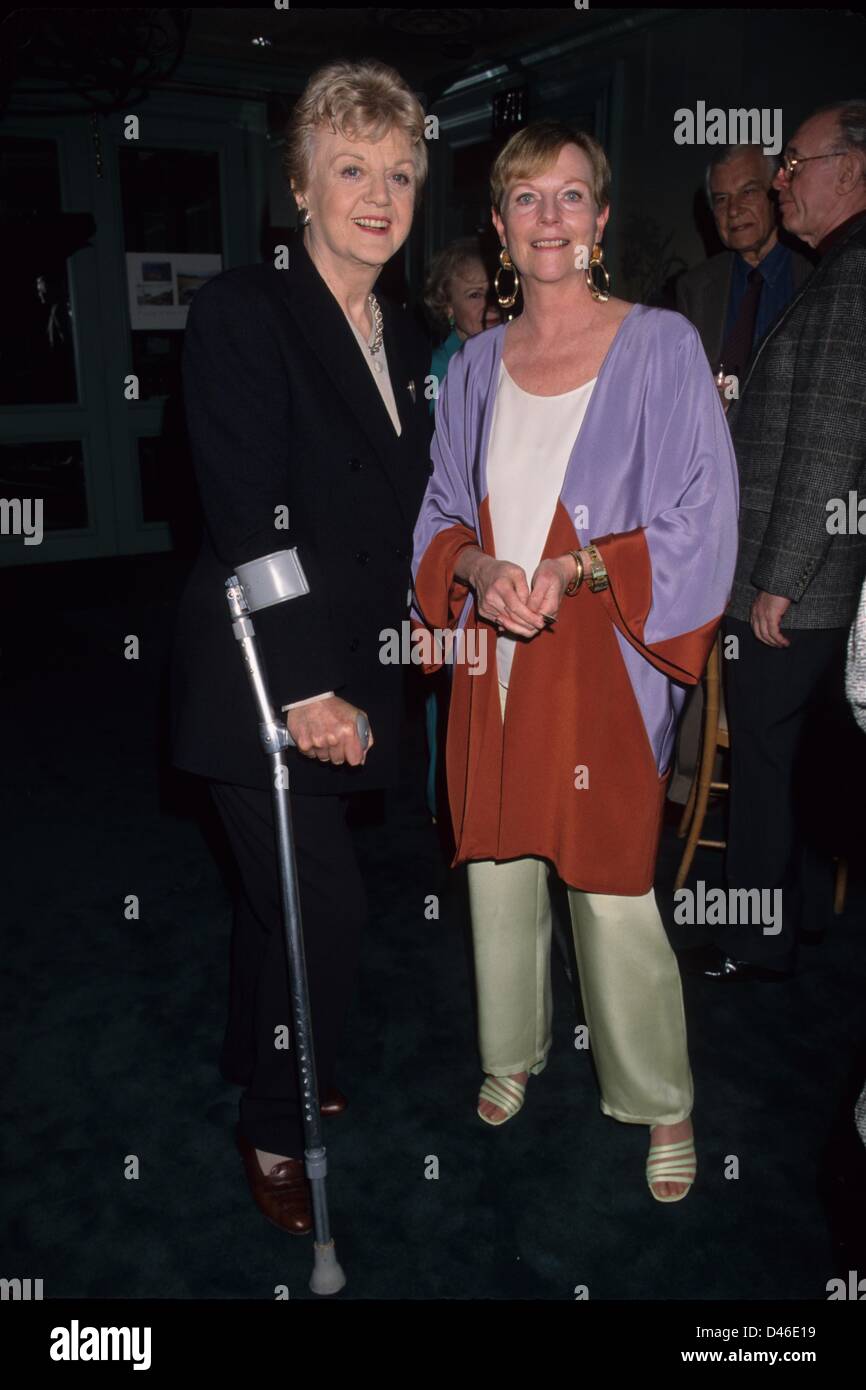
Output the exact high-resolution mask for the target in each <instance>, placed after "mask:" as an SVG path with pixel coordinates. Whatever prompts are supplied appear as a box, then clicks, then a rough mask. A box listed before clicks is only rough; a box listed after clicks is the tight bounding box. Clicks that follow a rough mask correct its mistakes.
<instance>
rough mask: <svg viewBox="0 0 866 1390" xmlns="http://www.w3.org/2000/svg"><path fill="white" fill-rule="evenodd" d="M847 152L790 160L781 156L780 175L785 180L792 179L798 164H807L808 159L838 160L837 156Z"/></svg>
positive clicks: (838, 151) (785, 156)
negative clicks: (782, 175) (783, 176)
mask: <svg viewBox="0 0 866 1390" xmlns="http://www.w3.org/2000/svg"><path fill="white" fill-rule="evenodd" d="M847 153H848V151H847V150H834V151H833V153H832V154H807V155H802V156H798V157H797V158H796V159H790V158H789V157H788V155H786V154H783V155H782V167H781V169H780V170H779V173H780V174H784V175H785V178H786V179H792V178H793V177H794V174H795V173H796V171H797V168H798V166H799V165H800V164H808V163H809V160H810V159H838V157H839V155H842V154H847Z"/></svg>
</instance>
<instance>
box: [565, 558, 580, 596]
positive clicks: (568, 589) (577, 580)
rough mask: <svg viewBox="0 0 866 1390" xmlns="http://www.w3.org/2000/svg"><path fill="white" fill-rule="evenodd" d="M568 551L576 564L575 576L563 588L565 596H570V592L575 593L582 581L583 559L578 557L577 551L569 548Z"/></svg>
mask: <svg viewBox="0 0 866 1390" xmlns="http://www.w3.org/2000/svg"><path fill="white" fill-rule="evenodd" d="M568 553H569V555H571V556H572V558H573V560H574V562H575V564H576V565H577V571H576V573H575V576H574V578H573V579H572V581H571V583H570V584H568V585H567V586H566V589H565V592H566V594H567V596H568V597H569V598H571V596H572V594H576V593H577V591H578V589H579V588H580V586H581V584H582V583H583V561H582V560H581V558H580V552H579V551H577V550H569V552H568Z"/></svg>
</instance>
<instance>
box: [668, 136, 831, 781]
mask: <svg viewBox="0 0 866 1390" xmlns="http://www.w3.org/2000/svg"><path fill="white" fill-rule="evenodd" d="M777 166H778V161H777V160H776V159H775V158H774V157H773V156H772V155H765V154H763V153H762V151H761V149H760V147H759V146H757V145H724V146H720V148H719V149H718V150H717V152H716V154H715V155H714V156H713V158H712V160H711V161H710V163H709V165H708V166H707V170H706V174H705V179H704V187H705V191H706V195H707V202H708V203H709V205H710V209H711V210H712V214H713V218H714V219H715V223H716V228H717V230H718V233H719V237H720V239H721V241H722V244H723V245H724V246H725V247H726V248H727V249H726V250H725V251H723V252H721V253H720V254H719V255H718V256H711V257H710V259H709V260H708V261H704V263H703V264H702V265H698V266H695V267H694V269H693V270H687V271H686V272H685V274H683V275H681V276H680V278H679V279H678V281H677V286H676V296H677V309H678V310H679V312H680V313H681V314H684V315H685V317H686V318H687V319H690V320H691V322H692V323H693V324H694V325H695V328H696V329H697V330H698V332H699V333H700V335H701V341H702V343H703V345H704V351H705V352H706V354H707V357H708V358H709V361H710V365H711V367H712V369H713V373H714V375H718V374H719V371H720V370H722V371H723V374H724V376H725V378H727V377H731V376H733V377H736V378H737V380H738V381H742V380H743V378H744V376H745V368H746V365H747V362H748V359H749V358H750V357H751V354H752V352H753V350H754V348H755V347H756V346H757V344H758V343H759V342H760V340H761V338H762V337H763V336H764V334H765V332H766V331H767V329H768V328H769V327H770V324H771V323H772V322H773V319H774V318H776V317H777V315H778V314H780V313H781V312H782V310H783V309H784V308H785V306H786V304H787V303H788V301H789V300H790V299H791V298H792V296H793V295H794V293H795V292H796V291H797V290H799V288H800V286H801V285H802V284H803V283H804V282H805V281H806V280H807V279H808V277H809V276H810V275H811V273H812V269H813V263H812V261H810V260H808V259H807V257H806V256H804V255H803V254H802V253H801V252H800V251H796V250H794V249H792V248H791V247H789V246H787V245H785V244H784V242H781V241H780V240H779V236H778V229H777V209H776V195H775V193H774V191H773V188H772V182H773V178H774V175H775V173H776V169H777ZM753 272H754V278H753V279H752V280H751V281H750V279H749V277H750V276H751V275H752V274H753ZM758 277H760V278H758ZM733 389H734V388H733V386H732V385H731V386H726V387H725V388H723V390H724V392H726V394H723V395H722V404H723V405H724V407H725V409H726V410H727V408H728V406H729V403H730V399H731V396H732V394H733ZM737 389H738V388H737ZM703 707H704V702H703V688H702V687H701V686H700V685H696V686H692V688H691V690H690V691H689V693H688V697H687V699H686V703H685V706H684V708H683V714H682V719H681V721H680V727H679V732H678V735H677V749H676V758H675V762H674V771H673V773H672V775H671V781H670V786H669V788H668V797H669V798H670V800H671V801H678V802H685V801H686V800H687V799H688V795H689V791H690V789H691V785H692V779H693V778H694V775H695V769H696V767H697V760H698V748H699V745H700V732H701V718H702V714H703Z"/></svg>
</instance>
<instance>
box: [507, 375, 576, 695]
mask: <svg viewBox="0 0 866 1390" xmlns="http://www.w3.org/2000/svg"><path fill="white" fill-rule="evenodd" d="M596 380H597V378H596V377H593V379H592V381H587V382H584V384H583V386H577V387H576V388H575V389H574V390H573V391H566V392H564V394H563V395H561V396H535V395H533V394H532V393H531V392H529V391H524V390H523V389H522V387H520V386H518V385H517V382H516V381H514V380H513V379H512V378H511V376H510V375H509V373H508V370H507V368H506V366H505V363H504V362H501V363H500V370H499V383H498V387H497V392H496V402H495V404H494V408H493V424H492V426H491V432H490V447H489V449H488V453H487V493H488V499H489V505H490V522H491V526H492V528H493V546H494V554H495V556H496V558H497V560H508V561H510V563H511V564H514V565H520V567H521V569H522V570H523V572H524V574H525V575H526V582H527V584H528V585H529V586H530V588H531V587H532V576H533V574H534V572H535V570H536V568H537V567H538V563H539V561H540V560H541V556H542V552H543V551H544V547H545V545H546V544H547V537H548V534H549V532H550V526H551V522H552V521H553V515H554V512H555V511H556V503H557V501H558V499H559V494H560V492H561V491H562V483H563V479H564V478H565V470H566V467H567V466H568V460H569V458H570V457H571V452H572V450H573V448H574V443H575V440H576V439H577V435H578V432H579V430H580V427H581V424H582V423H583V417H584V414H585V412H586V407H587V405H588V404H589V398H590V396H591V395H592V389H593V387H594V386H595V383H596ZM525 640H527V639H525V638H522V637H515V636H513V635H512V634H511V633H508V632H506V633H503V634H502V635H501V636H499V637H498V638H497V640H496V665H497V670H498V675H499V684H500V685H502V686H504V687H505V688H506V689H507V688H508V680H509V677H510V674H511V663H512V661H513V660H514V644H515V642H518V641H520V642H522V641H525Z"/></svg>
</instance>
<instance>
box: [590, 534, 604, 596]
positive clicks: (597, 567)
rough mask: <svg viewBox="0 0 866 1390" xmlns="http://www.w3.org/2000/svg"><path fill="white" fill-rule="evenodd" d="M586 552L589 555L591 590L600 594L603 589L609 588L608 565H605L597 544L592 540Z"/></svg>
mask: <svg viewBox="0 0 866 1390" xmlns="http://www.w3.org/2000/svg"><path fill="white" fill-rule="evenodd" d="M586 553H587V555H588V556H589V580H588V583H589V587H590V590H591V591H592V593H594V594H600V593H601V592H602V590H604V589H607V588H608V586H609V583H610V581H609V579H608V574H607V567H606V566H605V563H604V560H603V559H602V558H601V555H600V554H599V552H598V550H597V549H596V547H595V545H593V544H592V542H590V544H589V545H588V546H587V547H586Z"/></svg>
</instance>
